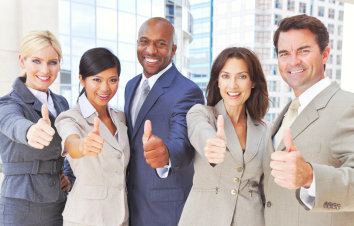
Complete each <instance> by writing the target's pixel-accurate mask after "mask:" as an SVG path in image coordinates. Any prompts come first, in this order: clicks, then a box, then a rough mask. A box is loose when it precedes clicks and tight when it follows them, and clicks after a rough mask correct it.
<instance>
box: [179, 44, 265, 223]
mask: <svg viewBox="0 0 354 226" xmlns="http://www.w3.org/2000/svg"><path fill="white" fill-rule="evenodd" d="M207 105H208V106H203V105H200V104H197V105H195V106H194V107H192V108H191V109H190V110H189V112H188V114H187V125H188V137H189V139H190V141H191V144H192V145H193V147H194V148H195V150H196V152H195V157H194V171H195V173H194V178H193V187H192V190H191V192H190V194H189V196H188V199H187V202H186V204H185V206H184V209H183V213H182V216H181V220H180V222H179V225H194V226H197V225H203V226H207V225H225V226H227V225H247V226H252V225H253V226H262V225H264V219H263V202H262V196H261V184H260V181H261V177H262V174H263V171H262V158H263V151H264V150H265V137H266V133H267V132H268V131H269V125H268V123H266V122H265V121H263V120H262V118H263V117H264V115H265V114H266V112H267V109H268V92H267V84H266V80H265V77H264V74H263V71H262V68H261V64H260V62H259V60H258V59H257V57H256V56H255V54H254V53H252V52H251V51H249V50H248V49H245V48H236V47H234V48H227V49H225V50H223V51H222V52H221V53H220V55H219V56H218V57H217V58H216V59H215V61H214V63H213V66H212V69H211V74H210V81H209V84H208V87H207Z"/></svg>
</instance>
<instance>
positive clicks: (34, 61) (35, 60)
mask: <svg viewBox="0 0 354 226" xmlns="http://www.w3.org/2000/svg"><path fill="white" fill-rule="evenodd" d="M32 62H33V63H35V64H40V63H41V62H40V61H39V60H38V59H34V60H32Z"/></svg>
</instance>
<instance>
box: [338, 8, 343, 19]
mask: <svg viewBox="0 0 354 226" xmlns="http://www.w3.org/2000/svg"><path fill="white" fill-rule="evenodd" d="M343 18H344V11H343V10H339V12H338V20H340V21H343Z"/></svg>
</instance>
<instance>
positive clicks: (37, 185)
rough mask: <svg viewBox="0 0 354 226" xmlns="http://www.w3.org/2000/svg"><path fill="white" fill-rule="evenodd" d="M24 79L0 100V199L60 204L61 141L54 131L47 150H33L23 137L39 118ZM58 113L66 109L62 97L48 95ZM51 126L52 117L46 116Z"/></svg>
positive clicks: (19, 79) (38, 105) (17, 80)
mask: <svg viewBox="0 0 354 226" xmlns="http://www.w3.org/2000/svg"><path fill="white" fill-rule="evenodd" d="M24 82H25V78H23V77H20V78H17V79H16V81H15V83H14V85H13V90H12V91H11V92H10V93H9V94H8V95H6V96H4V97H2V98H1V99H0V112H1V114H0V153H1V159H2V162H3V165H2V166H3V173H4V176H5V177H4V180H3V182H2V188H1V196H2V197H7V198H17V199H25V200H28V201H32V202H41V203H48V202H62V201H64V200H65V195H64V193H63V192H62V190H61V189H60V180H59V173H60V172H61V167H62V162H63V158H62V157H61V139H60V137H59V135H58V133H57V132H56V133H55V135H54V137H53V140H52V141H51V142H50V145H49V146H48V147H45V148H43V149H36V148H32V147H31V146H29V144H28V142H27V138H26V134H27V131H28V129H29V127H31V126H32V125H33V124H35V123H37V121H38V120H39V119H40V118H41V117H42V115H41V107H42V103H41V102H40V101H39V100H38V99H37V98H35V97H34V96H33V94H32V93H31V92H30V91H29V90H28V89H27V87H26V86H25V85H24ZM51 97H52V99H53V102H54V106H55V109H56V111H57V113H58V114H60V112H62V111H65V110H67V109H68V108H69V105H68V102H67V101H66V100H65V98H64V97H62V96H59V95H56V94H54V93H53V92H51ZM49 118H50V121H51V123H52V127H53V128H54V129H55V127H54V121H55V118H54V116H53V115H52V114H51V113H49Z"/></svg>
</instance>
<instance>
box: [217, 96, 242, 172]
mask: <svg viewBox="0 0 354 226" xmlns="http://www.w3.org/2000/svg"><path fill="white" fill-rule="evenodd" d="M215 108H216V110H217V112H216V115H215V117H216V118H217V117H218V115H222V116H223V117H224V129H225V135H226V147H227V149H228V150H229V151H230V154H231V156H232V157H233V158H234V159H235V161H236V162H237V165H241V166H243V165H244V164H243V151H242V148H241V145H240V142H239V140H238V137H237V134H236V131H235V128H234V126H233V124H232V121H231V119H230V117H229V115H228V114H227V112H226V109H225V105H224V101H223V100H220V101H219V102H218V103H217V104H216V105H215Z"/></svg>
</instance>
